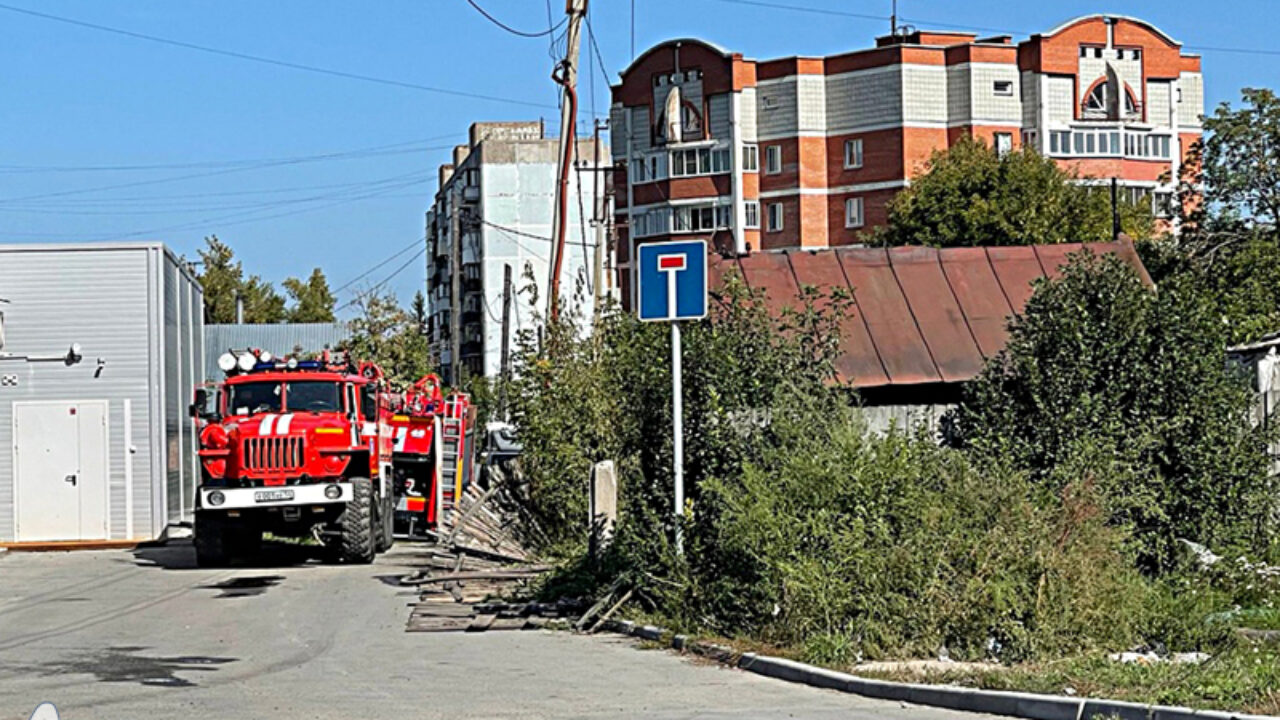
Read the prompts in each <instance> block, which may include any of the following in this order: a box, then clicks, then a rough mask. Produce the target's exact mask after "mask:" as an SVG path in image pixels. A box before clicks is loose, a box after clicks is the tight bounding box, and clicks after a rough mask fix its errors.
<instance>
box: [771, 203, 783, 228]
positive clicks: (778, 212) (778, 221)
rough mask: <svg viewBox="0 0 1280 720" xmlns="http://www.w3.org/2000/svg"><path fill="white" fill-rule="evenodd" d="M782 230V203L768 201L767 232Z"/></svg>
mask: <svg viewBox="0 0 1280 720" xmlns="http://www.w3.org/2000/svg"><path fill="white" fill-rule="evenodd" d="M781 230H782V203H769V232H779V231H781Z"/></svg>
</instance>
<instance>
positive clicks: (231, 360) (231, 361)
mask: <svg viewBox="0 0 1280 720" xmlns="http://www.w3.org/2000/svg"><path fill="white" fill-rule="evenodd" d="M218 369H219V370H221V371H222V372H224V373H229V372H231V371H233V370H235V369H236V356H235V355H233V354H232V353H230V352H224V353H222V354H221V355H219V356H218Z"/></svg>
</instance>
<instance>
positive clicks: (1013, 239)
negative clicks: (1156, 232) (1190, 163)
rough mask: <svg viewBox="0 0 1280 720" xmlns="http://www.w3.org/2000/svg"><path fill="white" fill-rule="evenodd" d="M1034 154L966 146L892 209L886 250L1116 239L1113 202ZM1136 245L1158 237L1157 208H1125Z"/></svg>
mask: <svg viewBox="0 0 1280 720" xmlns="http://www.w3.org/2000/svg"><path fill="white" fill-rule="evenodd" d="M1077 179H1078V178H1076V177H1075V176H1074V175H1072V174H1070V173H1068V172H1066V171H1065V170H1063V169H1062V168H1061V167H1059V166H1058V163H1057V162H1055V161H1054V160H1052V159H1050V158H1046V157H1043V156H1041V155H1039V154H1037V153H1036V152H1035V151H1033V150H1018V151H1015V152H1010V153H1006V154H1005V155H1003V156H1001V155H999V154H997V153H996V152H995V151H994V150H992V149H991V148H989V147H987V146H986V145H985V144H983V143H982V142H981V141H978V140H974V139H971V138H962V139H961V140H960V141H959V142H958V143H956V144H955V145H953V146H952V147H951V148H950V149H948V150H945V151H938V152H936V153H934V155H933V157H932V158H931V159H930V160H929V166H928V168H927V170H926V171H925V172H924V173H923V174H921V175H920V176H919V177H917V178H915V179H913V180H912V181H911V185H910V186H909V187H907V188H906V189H905V190H903V191H902V192H900V193H898V195H896V196H895V197H894V198H893V199H892V200H891V201H890V202H889V218H888V220H889V221H888V224H887V225H885V226H883V227H881V228H879V229H878V230H877V231H876V232H875V233H873V234H872V237H871V240H872V241H873V242H875V243H876V244H881V245H933V246H937V247H954V246H962V245H1034V244H1047V243H1061V242H1095V241H1103V240H1110V239H1111V204H1110V194H1109V193H1107V192H1100V191H1099V189H1097V188H1093V189H1091V188H1089V187H1086V186H1083V185H1081V184H1079V183H1078V182H1076V181H1077ZM1121 227H1122V229H1123V230H1124V232H1126V233H1128V234H1129V236H1130V237H1135V238H1137V237H1147V236H1148V235H1150V234H1151V212H1150V208H1149V207H1148V208H1145V209H1144V208H1141V207H1137V206H1134V205H1132V204H1129V203H1122V204H1121Z"/></svg>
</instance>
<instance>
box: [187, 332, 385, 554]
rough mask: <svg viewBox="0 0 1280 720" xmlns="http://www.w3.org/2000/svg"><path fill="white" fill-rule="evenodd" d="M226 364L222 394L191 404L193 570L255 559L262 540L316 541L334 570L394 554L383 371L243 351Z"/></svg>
mask: <svg viewBox="0 0 1280 720" xmlns="http://www.w3.org/2000/svg"><path fill="white" fill-rule="evenodd" d="M219 367H221V369H222V370H223V371H224V372H225V373H227V378H226V379H225V380H224V381H223V382H222V383H221V384H220V385H219V386H218V387H217V391H216V396H214V397H210V396H209V394H208V391H205V390H200V391H197V393H196V402H195V404H193V405H192V415H193V416H195V417H196V418H197V423H198V424H199V425H200V426H201V427H200V451H199V455H200V460H201V466H202V473H201V484H200V488H199V491H198V493H197V497H196V522H195V547H196V559H197V562H198V564H199V565H201V566H219V565H224V564H226V563H227V562H228V561H229V560H230V559H232V558H233V557H236V556H247V555H253V554H255V553H256V552H257V550H258V548H259V547H260V545H261V542H262V534H263V533H264V532H270V533H272V534H273V535H280V536H289V537H303V536H307V535H311V534H313V533H314V534H315V535H317V536H318V537H319V539H320V540H321V541H322V542H323V544H324V545H325V547H326V549H327V554H328V556H329V558H330V560H332V561H336V562H344V563H368V562H372V561H373V558H374V555H375V554H376V553H377V552H381V551H383V550H386V549H387V548H389V547H390V546H391V543H392V518H393V508H394V505H393V500H392V495H393V493H392V489H391V487H390V483H391V475H392V473H391V470H390V467H391V442H392V438H391V429H390V426H389V425H388V423H387V422H386V418H387V417H388V416H389V414H388V412H387V410H388V408H387V394H386V387H385V383H384V382H383V380H382V373H381V371H380V370H379V369H378V368H377V366H374V365H372V364H364V365H361V366H356V365H355V364H353V363H352V362H351V361H350V360H349V358H344V359H342V360H340V361H335V360H333V359H331V358H330V357H329V356H328V353H325V355H324V356H322V357H321V358H320V359H316V360H299V359H297V358H284V359H277V358H275V357H273V356H272V355H271V354H270V353H269V352H266V351H261V350H247V351H244V352H239V353H237V352H228V353H226V354H225V355H223V356H222V357H221V358H219ZM210 401H212V402H210Z"/></svg>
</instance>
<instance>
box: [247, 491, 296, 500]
mask: <svg viewBox="0 0 1280 720" xmlns="http://www.w3.org/2000/svg"><path fill="white" fill-rule="evenodd" d="M292 499H293V491H292V490H259V491H258V492H255V493H254V494H253V501H254V502H279V501H281V500H292Z"/></svg>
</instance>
